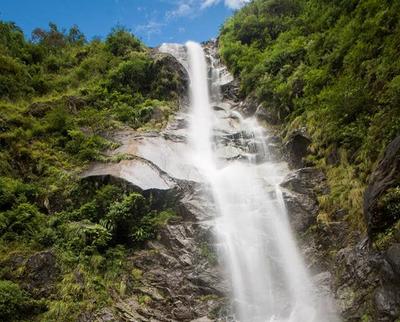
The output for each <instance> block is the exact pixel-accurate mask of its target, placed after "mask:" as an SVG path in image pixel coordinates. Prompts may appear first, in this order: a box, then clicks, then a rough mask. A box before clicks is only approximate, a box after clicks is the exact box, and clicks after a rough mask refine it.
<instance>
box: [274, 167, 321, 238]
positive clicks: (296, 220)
mask: <svg viewBox="0 0 400 322" xmlns="http://www.w3.org/2000/svg"><path fill="white" fill-rule="evenodd" d="M281 187H283V188H284V190H283V191H282V194H283V199H284V201H285V204H286V208H287V211H288V215H289V220H290V223H291V225H292V227H293V229H294V230H295V231H297V232H304V231H306V230H307V229H308V228H309V227H310V226H311V225H312V224H314V223H315V221H316V217H317V214H318V210H319V207H318V201H317V194H316V193H317V192H318V193H321V192H325V191H326V190H327V187H326V178H325V175H324V173H323V172H322V171H321V170H319V169H317V168H303V169H299V170H297V171H294V172H292V173H290V174H289V175H288V176H287V177H286V178H285V179H284V181H283V182H282V183H281Z"/></svg>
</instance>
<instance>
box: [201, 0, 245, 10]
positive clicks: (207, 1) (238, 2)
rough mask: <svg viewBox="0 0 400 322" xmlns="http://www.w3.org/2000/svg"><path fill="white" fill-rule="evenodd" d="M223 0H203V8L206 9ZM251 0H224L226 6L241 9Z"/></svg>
mask: <svg viewBox="0 0 400 322" xmlns="http://www.w3.org/2000/svg"><path fill="white" fill-rule="evenodd" d="M221 1H222V0H202V4H201V8H202V9H205V8H208V7H211V6H214V5H216V4H218V3H220V2H221ZM248 2H250V0H224V4H225V6H227V7H228V8H230V9H239V8H241V7H243V6H244V5H245V4H246V3H248Z"/></svg>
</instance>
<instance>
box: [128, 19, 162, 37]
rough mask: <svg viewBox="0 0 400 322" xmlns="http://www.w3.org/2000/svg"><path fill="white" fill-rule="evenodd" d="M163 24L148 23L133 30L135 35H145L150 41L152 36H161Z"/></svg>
mask: <svg viewBox="0 0 400 322" xmlns="http://www.w3.org/2000/svg"><path fill="white" fill-rule="evenodd" d="M164 26H165V24H164V23H160V22H156V21H152V20H151V21H149V22H148V23H147V24H144V25H139V26H137V27H136V28H135V31H136V32H137V33H144V34H146V36H147V38H148V39H150V37H151V36H152V35H156V34H161V30H162V27H164Z"/></svg>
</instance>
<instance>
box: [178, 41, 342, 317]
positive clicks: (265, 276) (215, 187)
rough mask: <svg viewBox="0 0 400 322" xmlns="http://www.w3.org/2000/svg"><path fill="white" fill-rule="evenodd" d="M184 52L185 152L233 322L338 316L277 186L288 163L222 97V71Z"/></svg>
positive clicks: (192, 49)
mask: <svg viewBox="0 0 400 322" xmlns="http://www.w3.org/2000/svg"><path fill="white" fill-rule="evenodd" d="M186 51H187V58H188V59H187V68H188V71H189V76H190V82H191V84H190V102H191V104H190V110H189V128H188V141H189V151H188V156H189V158H190V160H191V162H193V164H194V166H195V167H196V168H197V169H198V171H199V172H200V174H201V175H202V176H203V178H204V180H205V182H206V183H208V184H209V186H210V187H211V195H212V199H213V201H214V202H215V204H216V209H217V214H216V219H215V235H216V239H217V244H218V250H219V254H220V260H221V262H222V264H223V266H224V268H225V270H226V273H227V276H228V277H229V279H230V282H231V285H232V302H233V307H234V316H235V320H237V321H241V322H261V321H263V322H264V321H286V322H289V321H290V322H324V321H337V319H336V318H335V317H334V316H332V315H330V316H329V317H328V315H327V313H326V312H325V310H324V308H323V306H324V305H325V304H324V303H326V302H324V301H323V300H322V299H320V297H318V296H316V295H315V294H316V293H315V290H314V287H313V285H312V283H311V280H310V277H309V274H308V272H307V270H306V268H305V265H304V263H303V260H302V258H301V255H300V253H299V251H298V249H297V246H296V242H295V240H294V238H293V234H292V232H291V229H290V225H289V222H288V218H287V214H286V211H285V206H284V202H283V198H282V193H281V191H280V187H279V184H280V183H281V182H282V179H283V177H284V176H285V174H286V173H287V170H286V168H285V165H282V163H277V162H272V161H271V157H270V155H269V152H268V148H267V147H266V144H265V140H266V134H265V130H264V129H262V128H261V127H260V126H259V125H258V123H257V121H256V120H255V119H254V118H248V119H243V118H242V117H241V115H240V114H239V113H237V112H234V111H232V110H230V108H229V106H224V104H223V102H220V97H221V95H220V93H219V83H220V81H221V79H220V74H221V73H220V71H219V70H218V69H216V68H213V66H212V65H214V64H215V60H214V58H213V55H211V56H210V55H209V57H208V59H209V60H211V63H209V64H208V63H207V60H206V56H205V53H204V50H203V48H202V47H201V46H200V45H199V44H197V43H193V42H188V43H187V44H186ZM210 65H211V67H210ZM215 65H216V64H215ZM223 77H226V75H223ZM216 105H219V106H220V107H219V108H213V106H216ZM221 106H222V107H221ZM221 151H222V152H221ZM221 154H222V155H223V156H225V158H223V157H222V158H221ZM227 155H232V156H235V157H232V158H227V157H226V156H227Z"/></svg>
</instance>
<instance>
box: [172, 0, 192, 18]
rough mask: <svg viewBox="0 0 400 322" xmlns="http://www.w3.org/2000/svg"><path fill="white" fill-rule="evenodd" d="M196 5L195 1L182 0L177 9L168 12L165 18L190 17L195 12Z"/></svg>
mask: <svg viewBox="0 0 400 322" xmlns="http://www.w3.org/2000/svg"><path fill="white" fill-rule="evenodd" d="M194 5H195V3H194V1H193V0H180V1H179V2H178V3H177V6H176V8H175V9H173V10H170V11H167V13H166V14H165V16H166V18H167V19H171V18H179V17H185V16H189V15H191V14H192V13H193V11H194Z"/></svg>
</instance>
